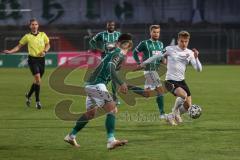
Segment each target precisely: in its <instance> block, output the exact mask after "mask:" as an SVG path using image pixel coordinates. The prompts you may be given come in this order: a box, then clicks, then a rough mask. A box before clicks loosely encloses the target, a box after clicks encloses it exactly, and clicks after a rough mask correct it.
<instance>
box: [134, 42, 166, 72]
mask: <svg viewBox="0 0 240 160" xmlns="http://www.w3.org/2000/svg"><path fill="white" fill-rule="evenodd" d="M140 52H142V53H143V60H142V61H145V60H147V59H148V58H150V57H152V56H153V55H158V54H163V52H165V48H164V47H163V43H162V42H161V41H158V40H157V41H154V40H152V39H148V40H144V41H142V42H140V43H139V44H138V46H137V47H136V48H135V49H134V50H133V58H134V59H135V61H136V62H137V64H140V63H141V62H140V60H139V57H138V53H140ZM160 61H161V59H160V60H159V59H158V60H155V61H154V62H153V63H150V64H147V65H146V68H145V70H146V71H155V70H158V69H159V66H160Z"/></svg>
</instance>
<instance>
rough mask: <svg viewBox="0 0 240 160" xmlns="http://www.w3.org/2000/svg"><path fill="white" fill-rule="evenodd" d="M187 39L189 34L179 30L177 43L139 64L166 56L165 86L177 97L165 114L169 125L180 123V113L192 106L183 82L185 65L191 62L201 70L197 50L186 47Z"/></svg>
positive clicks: (187, 89)
mask: <svg viewBox="0 0 240 160" xmlns="http://www.w3.org/2000/svg"><path fill="white" fill-rule="evenodd" d="M189 40H190V34H189V33H188V32H187V31H181V32H179V33H178V45H176V46H168V47H166V52H165V53H164V54H163V55H155V56H153V57H150V58H149V59H147V60H146V61H144V62H143V63H141V64H140V67H142V68H144V67H145V66H146V65H147V64H149V63H152V62H153V61H155V60H156V59H161V58H162V57H166V58H167V74H166V81H165V87H166V89H167V90H168V91H169V92H171V93H172V94H173V95H175V96H176V97H177V98H176V101H175V104H174V107H173V108H172V112H171V113H169V114H168V115H167V116H166V120H167V121H168V122H169V123H170V124H171V125H177V124H178V123H181V122H182V118H181V115H182V114H184V113H186V112H187V111H188V109H189V108H190V107H191V106H192V97H191V92H190V90H189V88H188V85H187V83H186V82H185V72H186V68H187V65H188V64H189V63H191V64H192V66H193V68H194V69H195V70H197V71H198V72H201V71H202V65H201V62H200V61H199V59H198V54H199V52H198V50H197V49H192V50H190V49H188V48H187V47H188V43H189Z"/></svg>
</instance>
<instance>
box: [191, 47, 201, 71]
mask: <svg viewBox="0 0 240 160" xmlns="http://www.w3.org/2000/svg"><path fill="white" fill-rule="evenodd" d="M189 54H190V60H189V61H190V63H191V64H192V66H193V68H194V69H195V70H197V71H198V72H201V71H202V64H201V62H200V61H199V59H198V58H195V57H194V53H193V52H192V51H191V52H190V53H189Z"/></svg>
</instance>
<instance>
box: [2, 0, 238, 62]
mask: <svg viewBox="0 0 240 160" xmlns="http://www.w3.org/2000/svg"><path fill="white" fill-rule="evenodd" d="M239 8H240V1H239V0H231V1H229V0H38V1H36V0H0V50H4V49H10V48H12V47H14V46H15V45H17V44H18V41H19V39H20V38H21V37H22V36H23V35H24V34H25V33H27V32H29V30H28V26H27V23H28V21H29V19H31V18H37V19H38V20H39V22H40V30H41V31H44V32H46V33H47V35H48V36H49V37H50V40H51V50H50V53H49V55H48V56H47V57H46V58H47V59H46V65H47V66H52V67H54V66H57V65H60V64H61V63H63V61H66V59H68V58H69V57H71V56H74V55H76V54H83V53H86V52H88V50H89V45H88V41H89V39H90V38H91V37H92V36H94V35H95V34H96V33H97V32H100V31H103V30H105V28H106V21H108V20H114V21H115V22H116V23H117V30H119V31H121V32H129V33H132V34H133V36H134V44H135V45H137V44H138V43H139V42H140V41H141V40H143V39H148V38H149V30H148V28H149V25H151V24H160V25H161V38H160V39H161V41H162V42H163V43H164V45H165V46H167V45H170V44H171V45H173V44H175V43H176V36H177V33H178V32H179V31H180V30H187V31H189V32H190V33H191V41H190V46H189V48H193V47H194V48H198V49H199V51H200V53H201V56H200V58H201V61H202V62H203V63H205V64H240V9H239ZM25 52H26V48H25V49H23V50H22V53H19V54H17V55H11V56H6V55H0V67H16V66H17V67H24V66H26V53H25ZM9 62H11V63H9Z"/></svg>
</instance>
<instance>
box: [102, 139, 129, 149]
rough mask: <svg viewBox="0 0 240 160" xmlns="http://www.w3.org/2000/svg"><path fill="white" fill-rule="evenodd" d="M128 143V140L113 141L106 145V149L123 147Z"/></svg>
mask: <svg viewBox="0 0 240 160" xmlns="http://www.w3.org/2000/svg"><path fill="white" fill-rule="evenodd" d="M127 143H128V140H114V141H110V142H108V143H107V149H109V150H111V149H114V148H116V147H119V146H124V145H125V144H127Z"/></svg>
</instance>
